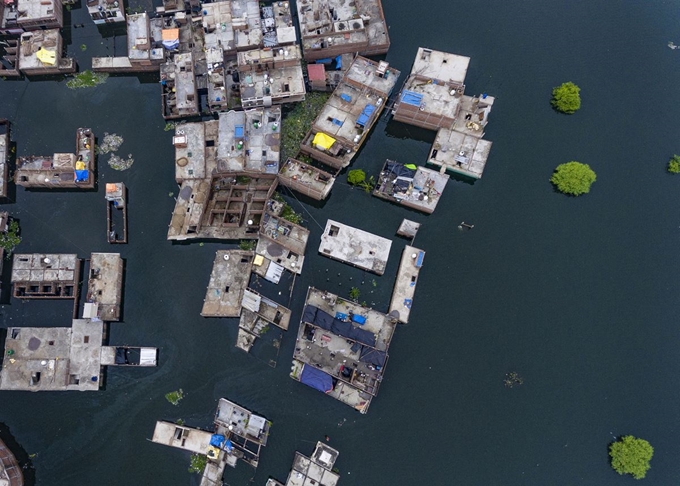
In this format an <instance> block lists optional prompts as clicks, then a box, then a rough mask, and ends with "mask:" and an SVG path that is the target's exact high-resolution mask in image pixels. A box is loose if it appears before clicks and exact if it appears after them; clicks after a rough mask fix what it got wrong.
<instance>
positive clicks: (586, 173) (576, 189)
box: [550, 161, 596, 196]
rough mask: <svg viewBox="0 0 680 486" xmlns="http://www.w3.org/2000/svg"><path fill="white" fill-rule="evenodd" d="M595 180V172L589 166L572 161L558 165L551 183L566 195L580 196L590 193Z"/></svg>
mask: <svg viewBox="0 0 680 486" xmlns="http://www.w3.org/2000/svg"><path fill="white" fill-rule="evenodd" d="M595 179H596V175H595V172H594V171H593V170H592V169H591V168H590V166H589V165H588V164H582V163H581V162H575V161H571V162H566V163H564V164H560V165H558V166H557V168H556V169H555V172H553V175H552V177H551V178H550V182H552V183H553V184H554V185H555V187H556V188H557V190H558V191H560V192H562V193H564V194H570V195H572V196H580V195H581V194H586V193H588V192H589V191H590V186H591V185H592V184H593V182H595Z"/></svg>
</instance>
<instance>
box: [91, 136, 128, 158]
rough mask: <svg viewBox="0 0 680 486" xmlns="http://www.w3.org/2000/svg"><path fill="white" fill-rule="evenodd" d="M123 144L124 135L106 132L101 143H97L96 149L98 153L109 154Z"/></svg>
mask: <svg viewBox="0 0 680 486" xmlns="http://www.w3.org/2000/svg"><path fill="white" fill-rule="evenodd" d="M121 145H123V137H121V136H120V135H116V134H115V133H107V132H104V139H103V140H102V143H101V144H100V145H97V148H96V151H97V153H98V154H108V153H109V152H116V151H117V150H118V149H119V148H120V146H121Z"/></svg>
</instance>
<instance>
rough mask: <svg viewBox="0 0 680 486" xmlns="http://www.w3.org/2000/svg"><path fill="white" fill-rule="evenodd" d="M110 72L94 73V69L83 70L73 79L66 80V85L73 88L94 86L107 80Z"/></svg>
mask: <svg viewBox="0 0 680 486" xmlns="http://www.w3.org/2000/svg"><path fill="white" fill-rule="evenodd" d="M108 77H109V74H108V73H93V72H92V71H89V70H88V71H83V72H82V73H78V74H76V75H75V76H74V77H73V79H69V80H68V81H67V82H66V86H67V87H68V88H71V89H77V88H92V87H94V86H97V85H99V84H102V83H104V82H106V80H107V79H108Z"/></svg>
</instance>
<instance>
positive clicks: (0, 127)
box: [0, 119, 11, 198]
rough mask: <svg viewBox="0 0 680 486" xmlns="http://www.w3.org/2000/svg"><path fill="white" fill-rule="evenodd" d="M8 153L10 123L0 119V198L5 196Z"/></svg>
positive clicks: (9, 150) (9, 148)
mask: <svg viewBox="0 0 680 486" xmlns="http://www.w3.org/2000/svg"><path fill="white" fill-rule="evenodd" d="M10 153H11V147H10V124H9V121H8V120H5V119H0V198H2V197H7V183H8V181H7V177H8V175H9V158H10Z"/></svg>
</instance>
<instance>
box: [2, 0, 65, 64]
mask: <svg viewBox="0 0 680 486" xmlns="http://www.w3.org/2000/svg"><path fill="white" fill-rule="evenodd" d="M59 3H60V4H61V2H59ZM63 42H64V41H63V38H62V36H61V33H60V31H59V29H58V28H55V29H46V30H33V31H29V32H24V33H22V34H21V36H20V37H19V38H18V39H16V38H8V39H7V40H6V41H5V42H4V52H5V54H4V55H3V56H2V60H1V62H0V76H12V77H16V76H21V75H22V74H25V75H26V76H43V75H50V74H68V73H73V72H75V71H76V67H77V66H76V61H75V59H73V58H70V57H63V56H62V53H63Z"/></svg>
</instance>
